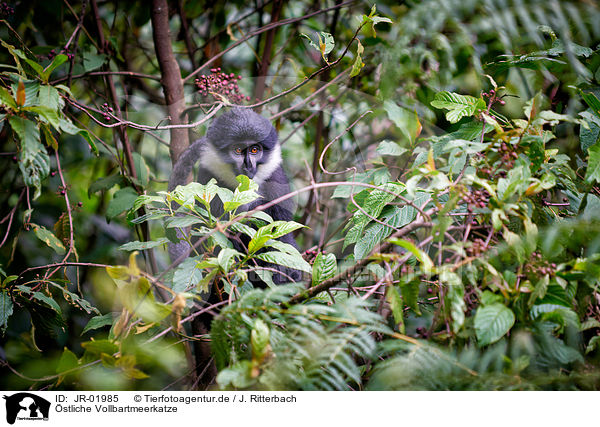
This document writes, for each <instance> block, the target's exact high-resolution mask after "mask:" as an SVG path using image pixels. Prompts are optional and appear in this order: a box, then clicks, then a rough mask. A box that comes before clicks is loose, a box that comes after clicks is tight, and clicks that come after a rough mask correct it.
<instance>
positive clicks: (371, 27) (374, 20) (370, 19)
mask: <svg viewBox="0 0 600 427" xmlns="http://www.w3.org/2000/svg"><path fill="white" fill-rule="evenodd" d="M376 11H377V8H376V5H375V4H374V5H373V7H372V8H371V12H370V13H369V15H368V16H367V15H363V16H362V24H361V25H365V24H368V25H366V27H365V28H366V30H365V31H366V32H367V34H368V35H369V36H370V37H373V38H375V37H377V32H376V31H375V25H377V24H379V23H380V22H386V23H389V24H391V23H392V20H391V19H389V18H382V17H381V16H376V15H375V12H376Z"/></svg>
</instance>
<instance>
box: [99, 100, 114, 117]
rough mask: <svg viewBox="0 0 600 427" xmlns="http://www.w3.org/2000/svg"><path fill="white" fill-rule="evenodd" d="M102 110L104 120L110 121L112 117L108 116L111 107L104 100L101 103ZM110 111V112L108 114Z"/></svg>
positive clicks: (111, 110)
mask: <svg viewBox="0 0 600 427" xmlns="http://www.w3.org/2000/svg"><path fill="white" fill-rule="evenodd" d="M102 111H103V115H104V120H106V121H107V122H110V121H111V119H112V117H111V116H110V115H111V114H112V113H113V111H114V110H113V108H112V107H110V106H109V105H108V104H107V103H106V102H105V103H104V104H102ZM109 113H110V114H109Z"/></svg>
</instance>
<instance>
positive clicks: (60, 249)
mask: <svg viewBox="0 0 600 427" xmlns="http://www.w3.org/2000/svg"><path fill="white" fill-rule="evenodd" d="M31 225H32V226H33V232H34V233H35V235H36V237H37V238H38V239H40V240H41V241H42V242H44V243H45V244H47V245H48V246H50V247H51V248H52V249H54V252H56V253H57V254H59V255H64V254H65V251H66V250H65V246H64V245H63V244H62V242H61V241H60V240H59V239H58V237H56V236H55V235H54V234H53V233H52V232H51V231H50V230H48V229H46V228H45V227H42V226H41V225H37V224H31Z"/></svg>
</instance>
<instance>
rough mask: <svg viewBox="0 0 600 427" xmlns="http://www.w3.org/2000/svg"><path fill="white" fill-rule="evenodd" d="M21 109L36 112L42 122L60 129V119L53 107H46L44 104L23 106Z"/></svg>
mask: <svg viewBox="0 0 600 427" xmlns="http://www.w3.org/2000/svg"><path fill="white" fill-rule="evenodd" d="M23 110H24V111H29V112H32V113H36V114H37V115H38V116H39V118H40V119H41V121H42V122H44V123H48V124H50V125H52V127H53V128H54V129H56V130H57V131H58V130H60V120H59V116H58V112H57V111H56V110H55V109H52V108H50V107H46V106H45V105H34V106H32V107H26V108H23Z"/></svg>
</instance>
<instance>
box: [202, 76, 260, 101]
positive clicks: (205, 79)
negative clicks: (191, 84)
mask: <svg viewBox="0 0 600 427" xmlns="http://www.w3.org/2000/svg"><path fill="white" fill-rule="evenodd" d="M210 72H211V74H209V75H208V76H206V75H202V76H200V78H198V79H196V86H197V87H198V93H200V95H201V96H204V97H207V96H209V95H212V96H213V98H215V99H217V100H218V96H217V94H218V95H222V96H224V97H226V98H229V100H230V101H231V102H233V103H235V104H240V103H242V102H243V101H250V97H249V96H244V95H243V94H242V93H240V88H239V86H238V83H237V82H238V81H239V80H241V79H242V76H239V75H238V76H236V75H235V74H233V73H230V74H226V73H224V72H222V71H221V67H219V68H212V69H211V70H210Z"/></svg>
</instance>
